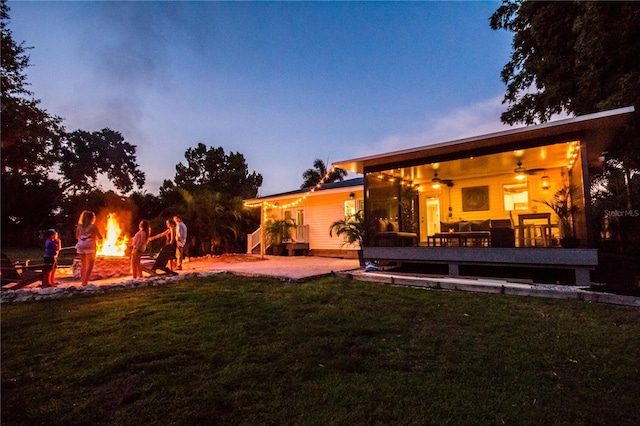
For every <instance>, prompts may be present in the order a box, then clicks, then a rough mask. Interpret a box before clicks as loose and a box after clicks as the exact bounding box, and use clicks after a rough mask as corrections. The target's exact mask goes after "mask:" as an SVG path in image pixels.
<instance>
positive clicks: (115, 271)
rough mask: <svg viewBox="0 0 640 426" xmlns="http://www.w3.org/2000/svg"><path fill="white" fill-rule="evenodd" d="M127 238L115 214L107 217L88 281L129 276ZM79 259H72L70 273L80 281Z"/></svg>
mask: <svg viewBox="0 0 640 426" xmlns="http://www.w3.org/2000/svg"><path fill="white" fill-rule="evenodd" d="M128 242H129V237H127V236H126V235H125V234H124V233H123V232H122V227H121V226H120V224H119V223H118V218H117V216H116V214H115V213H109V215H108V216H107V225H106V230H105V233H104V239H103V240H102V244H99V245H98V251H97V254H96V261H95V263H94V265H93V270H92V272H91V276H90V277H89V279H90V280H100V279H105V278H115V277H123V276H126V275H130V274H131V267H130V263H129V256H128V255H127V246H128ZM81 267H82V266H81V263H80V259H79V258H76V259H73V265H72V266H71V271H72V272H73V277H74V278H77V279H80V269H81Z"/></svg>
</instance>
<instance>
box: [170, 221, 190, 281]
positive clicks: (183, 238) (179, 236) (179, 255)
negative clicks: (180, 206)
mask: <svg viewBox="0 0 640 426" xmlns="http://www.w3.org/2000/svg"><path fill="white" fill-rule="evenodd" d="M173 220H175V221H176V224H177V227H176V269H177V270H179V271H180V270H182V260H183V259H184V246H185V245H186V244H187V225H185V223H184V222H183V221H182V219H181V218H180V216H178V215H176V216H173Z"/></svg>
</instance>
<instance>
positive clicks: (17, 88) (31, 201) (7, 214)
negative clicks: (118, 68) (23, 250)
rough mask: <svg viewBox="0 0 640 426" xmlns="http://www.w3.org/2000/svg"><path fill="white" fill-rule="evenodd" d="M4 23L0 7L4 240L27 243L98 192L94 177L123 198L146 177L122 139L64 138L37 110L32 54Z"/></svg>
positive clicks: (106, 134) (0, 0) (107, 135)
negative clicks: (68, 207)
mask: <svg viewBox="0 0 640 426" xmlns="http://www.w3.org/2000/svg"><path fill="white" fill-rule="evenodd" d="M8 23H9V7H8V6H7V4H6V2H5V1H4V0H0V32H1V36H2V40H1V52H0V53H1V56H2V63H1V65H2V66H1V72H0V77H1V82H0V89H1V96H2V105H1V119H0V125H1V133H0V137H1V149H2V152H1V157H2V182H1V184H2V241H3V243H5V242H7V241H12V242H14V243H16V242H23V243H29V242H31V243H32V242H33V238H34V237H33V236H34V235H37V232H38V230H39V229H42V227H43V226H51V223H52V222H56V220H55V219H54V218H52V215H54V214H58V215H63V216H64V215H65V212H64V209H63V207H64V205H65V203H66V200H65V197H69V196H73V195H78V194H82V193H83V192H84V193H88V192H89V191H93V192H95V191H96V190H97V189H98V187H99V183H98V177H99V175H102V174H104V175H106V177H107V178H108V179H109V180H110V181H111V183H112V184H113V185H114V186H115V188H116V189H118V190H119V191H121V192H123V193H126V192H129V191H131V190H132V189H133V188H134V186H135V185H137V186H138V187H139V188H141V187H142V185H143V184H144V173H142V172H141V171H140V170H139V169H138V165H137V164H136V155H135V154H136V149H135V148H136V147H135V146H133V145H131V144H129V143H128V142H126V141H125V140H124V138H123V137H122V135H120V133H118V132H115V131H113V130H110V129H103V130H101V131H99V132H92V133H89V132H86V131H82V130H77V131H75V132H72V133H66V131H65V129H64V127H63V125H62V119H61V118H60V117H57V116H54V115H51V114H49V113H48V112H47V111H46V110H44V109H42V108H41V107H40V100H39V99H36V98H35V97H34V95H33V93H32V92H31V91H30V90H29V87H28V86H29V83H28V81H27V75H26V70H27V68H28V67H29V65H30V63H29V55H28V54H27V52H28V50H29V49H31V47H26V46H25V44H24V42H22V43H17V42H16V41H15V40H14V39H13V34H12V32H11V30H10V29H9V27H8ZM98 192H99V193H101V191H98ZM66 204H68V203H66Z"/></svg>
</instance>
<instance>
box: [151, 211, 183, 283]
mask: <svg viewBox="0 0 640 426" xmlns="http://www.w3.org/2000/svg"><path fill="white" fill-rule="evenodd" d="M166 223H167V229H166V230H165V231H164V232H161V233H159V234H156V235H154V236H153V237H150V238H149V241H153V240H156V239H158V238H162V237H165V238H166V241H165V246H169V247H168V248H167V250H171V251H172V252H173V256H172V257H171V258H170V259H169V269H171V270H172V271H173V270H174V269H176V232H177V230H176V229H177V224H176V221H175V220H173V219H167V222H166ZM171 246H173V249H172V248H171Z"/></svg>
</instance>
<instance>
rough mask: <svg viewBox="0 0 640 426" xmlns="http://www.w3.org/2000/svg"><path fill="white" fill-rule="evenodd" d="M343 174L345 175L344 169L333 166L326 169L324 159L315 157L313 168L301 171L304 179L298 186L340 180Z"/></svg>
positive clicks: (304, 186) (303, 186) (342, 178)
mask: <svg viewBox="0 0 640 426" xmlns="http://www.w3.org/2000/svg"><path fill="white" fill-rule="evenodd" d="M345 176H347V171H346V170H344V169H341V168H339V167H334V168H332V169H331V170H328V169H327V166H326V165H325V164H324V161H322V160H321V159H319V158H317V159H316V160H315V161H314V162H313V168H312V169H307V170H305V171H304V173H302V179H304V181H303V182H302V185H300V188H308V187H310V186H316V185H318V184H319V183H321V182H322V183H329V182H342V181H343V180H344V178H345Z"/></svg>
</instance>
